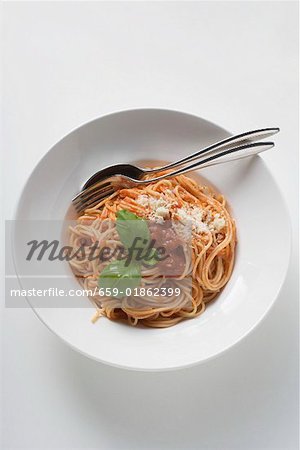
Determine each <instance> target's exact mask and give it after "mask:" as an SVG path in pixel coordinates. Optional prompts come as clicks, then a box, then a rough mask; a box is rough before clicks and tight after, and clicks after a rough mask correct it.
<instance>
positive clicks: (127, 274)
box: [99, 259, 141, 298]
mask: <svg viewBox="0 0 300 450" xmlns="http://www.w3.org/2000/svg"><path fill="white" fill-rule="evenodd" d="M125 264H126V260H124V259H121V260H117V261H113V262H111V263H110V264H108V265H107V266H106V267H105V268H104V269H103V270H102V272H101V274H100V276H99V286H100V287H101V288H103V289H107V288H110V289H114V288H116V290H117V292H116V293H113V292H112V297H117V298H121V297H125V295H126V293H125V291H126V288H131V289H134V288H135V287H137V286H139V285H140V282H141V266H140V265H139V264H137V263H135V262H132V263H131V264H129V265H128V266H126V265H125Z"/></svg>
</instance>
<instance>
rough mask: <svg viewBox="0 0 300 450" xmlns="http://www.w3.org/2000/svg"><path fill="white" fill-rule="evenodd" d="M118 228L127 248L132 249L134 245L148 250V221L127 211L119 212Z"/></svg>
mask: <svg viewBox="0 0 300 450" xmlns="http://www.w3.org/2000/svg"><path fill="white" fill-rule="evenodd" d="M116 228H117V232H118V233H119V237H120V239H121V242H122V244H123V245H124V246H125V247H126V248H131V247H132V246H133V244H134V243H136V245H137V246H138V247H143V248H146V247H147V246H148V245H149V243H150V232H149V229H148V225H147V222H146V220H144V219H141V218H140V217H138V216H137V215H136V214H134V213H132V212H130V211H126V209H122V210H121V211H118V213H117V222H116Z"/></svg>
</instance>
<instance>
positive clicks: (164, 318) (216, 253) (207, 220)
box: [70, 175, 236, 328]
mask: <svg viewBox="0 0 300 450" xmlns="http://www.w3.org/2000/svg"><path fill="white" fill-rule="evenodd" d="M154 204H156V206H157V205H160V206H159V207H158V208H157V207H156V209H155V208H154V207H153V205H154ZM161 205H162V206H161ZM166 205H167V206H166ZM121 210H126V211H129V212H131V213H134V214H135V215H136V216H138V217H141V218H144V219H147V220H149V221H151V222H150V223H152V222H153V223H155V221H157V220H158V219H159V223H162V222H165V221H166V220H170V221H172V223H174V229H175V230H176V224H179V225H180V224H182V223H183V222H184V219H185V218H187V220H189V219H191V227H192V228H191V240H190V241H189V242H185V243H184V242H183V241H184V239H183V240H182V243H181V245H180V248H181V249H182V251H181V258H182V259H183V263H182V264H181V265H180V263H178V261H177V260H176V259H175V260H171V263H170V265H171V271H172V270H173V269H174V270H173V271H174V272H176V270H175V269H176V268H177V269H178V267H179V266H180V268H181V273H177V272H176V273H175V275H174V276H173V277H171V278H172V283H173V284H174V286H180V295H178V296H174V295H173V296H172V295H171V296H170V297H168V298H167V297H166V298H159V302H158V301H157V299H154V298H153V297H152V296H151V295H148V296H147V295H146V296H145V297H144V298H143V301H144V303H143V305H142V307H141V304H140V303H139V302H140V299H138V298H136V297H133V296H130V295H129V296H123V297H121V298H116V297H112V296H111V297H107V296H100V295H95V296H93V297H92V298H91V300H92V302H93V304H94V305H95V307H96V313H95V316H94V317H93V319H92V320H93V321H94V322H95V321H96V320H97V319H98V318H99V317H100V316H106V317H107V318H109V319H111V320H124V319H125V320H127V321H128V322H129V323H130V324H131V325H137V324H143V325H146V326H149V327H156V328H158V327H161V328H162V327H169V326H172V325H175V324H176V323H178V322H180V321H181V320H184V319H191V318H194V317H197V316H199V315H200V314H202V313H203V312H204V310H205V308H206V305H207V304H208V303H209V302H211V301H212V300H213V299H214V298H215V297H216V296H217V295H218V294H219V292H220V291H221V290H222V288H223V287H224V286H225V284H226V283H227V282H228V280H229V278H230V276H231V273H232V269H233V265H234V257H235V245H236V227H235V222H234V220H233V218H232V217H231V215H230V213H229V211H228V209H227V207H226V202H225V199H224V197H223V196H222V195H219V194H216V193H215V192H213V191H212V190H211V189H209V188H207V187H205V186H199V185H198V184H197V182H196V181H194V180H192V179H191V178H189V177H186V176H184V175H181V176H179V177H176V178H173V179H169V180H161V181H158V182H156V183H152V184H148V185H142V186H138V187H135V188H132V189H121V190H119V191H117V192H115V193H114V194H113V195H111V196H110V197H108V198H106V199H104V200H103V201H101V202H100V203H99V204H98V205H96V206H95V207H93V208H91V209H87V210H85V212H84V214H83V215H81V216H80V217H78V219H77V221H76V225H75V226H73V227H70V244H71V245H72V247H73V248H75V249H76V248H79V247H80V246H81V245H82V244H83V243H84V244H85V245H86V246H87V247H90V246H91V245H92V243H93V242H95V241H97V242H101V243H105V245H106V246H108V247H109V248H111V249H116V248H117V247H118V246H119V245H120V239H119V237H118V233H117V231H116V227H115V222H116V215H117V213H118V211H121ZM158 213H160V214H162V215H161V216H160V217H159V216H158V215H157V214H158ZM155 214H156V215H155ZM148 223H149V222H148ZM176 232H177V233H178V234H179V231H178V230H177V231H176ZM173 244H174V242H173ZM174 245H175V244H174ZM176 251H177V250H176ZM172 263H173V266H172ZM176 263H177V264H176ZM70 264H71V267H72V270H73V272H74V274H75V276H76V277H77V278H78V281H79V283H80V284H81V286H82V287H83V288H84V289H87V290H94V289H95V288H96V287H97V286H98V284H99V275H100V273H101V271H102V270H103V268H104V267H105V262H103V261H99V260H97V259H94V260H89V258H87V257H85V258H83V259H73V260H71V261H70ZM166 282H167V277H166V276H162V271H161V268H160V266H159V264H158V265H157V266H154V267H147V266H145V267H144V266H143V267H142V285H143V286H146V287H149V286H150V287H151V286H156V287H161V286H163V285H164V283H166ZM100 286H101V282H100Z"/></svg>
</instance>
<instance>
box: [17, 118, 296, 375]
mask: <svg viewBox="0 0 300 450" xmlns="http://www.w3.org/2000/svg"><path fill="white" fill-rule="evenodd" d="M262 125H264V124H262ZM237 131H244V130H237ZM228 135H229V133H228V132H226V131H225V130H224V129H222V128H220V127H219V126H217V125H214V124H212V123H210V122H207V121H206V120H203V119H201V118H199V117H195V116H193V115H190V114H185V113H182V112H177V111H170V110H159V109H138V110H129V111H123V112H118V113H114V114H110V115H107V116H104V117H101V118H99V119H97V120H94V121H92V122H90V123H88V124H85V125H83V126H82V127H80V128H78V129H76V130H74V131H73V132H72V133H70V134H69V135H68V136H67V137H65V138H64V139H62V140H61V141H60V142H59V143H58V144H56V145H55V146H54V147H53V148H52V149H51V150H50V151H49V152H48V153H47V154H46V156H45V157H44V158H43V159H42V160H41V161H40V163H39V164H38V166H37V167H36V168H35V170H34V171H33V173H32V175H31V176H30V179H29V180H28V182H27V184H26V186H25V188H24V191H23V193H22V196H21V199H20V202H19V206H18V210H17V215H16V219H27V220H33V219H61V220H62V219H63V218H64V216H65V214H66V210H67V208H68V207H69V205H70V201H71V198H72V197H73V196H74V194H75V193H77V192H78V190H79V189H80V187H81V186H82V183H83V182H84V181H85V180H86V179H87V178H88V177H89V176H90V175H91V174H93V173H94V172H95V171H97V170H99V169H100V168H102V167H103V166H107V165H110V164H114V163H121V162H134V161H138V160H145V159H146V160H149V159H152V160H167V161H172V160H174V159H177V158H179V157H182V156H184V155H187V154H189V153H190V152H192V151H195V150H197V149H199V148H201V147H203V146H204V145H207V144H208V143H211V142H214V141H216V140H219V139H221V138H224V137H226V136H228ZM271 151H272V150H271ZM201 175H202V176H204V177H205V178H206V180H208V181H207V182H208V183H210V184H212V185H214V186H216V187H217V189H218V190H219V191H220V192H222V193H223V194H224V195H225V196H226V197H227V199H228V201H229V203H230V205H231V207H232V211H233V215H234V217H235V219H236V222H237V230H238V247H237V257H236V263H235V267H234V271H233V275H232V277H231V279H230V281H229V283H228V284H227V286H226V287H225V289H224V290H223V292H222V293H221V295H220V297H219V298H218V299H217V300H216V301H215V302H213V303H212V304H211V305H209V306H208V308H207V310H206V311H205V313H204V314H203V315H201V316H200V317H198V318H196V319H193V320H187V321H184V322H181V323H179V324H178V325H175V326H174V327H171V328H167V329H142V328H134V327H130V326H126V325H123V324H120V323H118V322H112V321H109V320H108V319H105V318H103V319H101V320H99V321H98V322H97V323H96V324H95V325H93V324H91V322H90V318H91V314H92V311H93V309H92V308H71V309H70V308H66V309H63V308H39V309H35V312H36V313H37V315H38V317H39V318H40V319H41V320H42V321H43V322H44V324H45V325H47V327H48V328H49V329H50V330H52V331H53V332H54V333H55V334H57V335H58V336H59V337H60V338H61V339H62V340H63V341H65V342H66V343H68V344H69V345H71V346H72V347H73V348H74V349H76V350H78V351H80V352H81V353H83V354H84V355H86V356H89V357H92V358H95V359H96V360H99V361H102V362H104V363H107V364H112V365H115V366H120V367H126V368H131V369H136V370H166V369H172V368H180V367H186V366H190V365H193V364H196V363H200V362H203V361H206V360H207V359H209V358H212V357H214V356H216V355H218V354H220V353H221V352H223V351H225V350H227V349H229V348H230V347H232V346H233V345H234V344H236V343H237V342H239V341H240V340H241V339H242V338H243V337H245V336H246V335H247V334H248V333H249V332H250V331H251V330H253V328H254V327H255V326H256V325H257V324H258V323H259V322H260V321H261V320H262V318H263V317H264V316H265V315H266V313H267V312H268V310H269V309H270V307H271V306H272V304H273V303H274V301H275V299H276V297H277V295H278V292H279V290H280V287H281V285H282V283H283V280H284V278H285V274H286V271H287V267H288V261H289V253H290V228H289V220H288V215H287V211H286V208H285V205H284V202H283V200H282V197H281V194H280V192H279V189H278V187H277V185H276V182H275V180H274V179H273V178H272V176H271V174H270V172H269V171H268V169H267V168H266V166H265V164H264V162H263V160H262V159H261V158H260V157H254V158H251V159H246V160H240V161H236V162H233V163H228V164H223V165H220V166H216V167H212V168H209V169H205V170H202V171H201ZM66 270H67V269H66ZM62 275H63V274H62ZM65 283H66V288H68V287H73V288H74V287H76V286H77V282H76V280H75V279H74V280H73V279H72V280H71V281H67V280H66V282H65ZM67 285H68V286H67ZM82 301H83V303H84V304H86V302H88V299H82Z"/></svg>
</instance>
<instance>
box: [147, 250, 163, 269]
mask: <svg viewBox="0 0 300 450" xmlns="http://www.w3.org/2000/svg"><path fill="white" fill-rule="evenodd" d="M159 260H160V259H159V254H158V251H157V250H156V248H151V250H150V251H149V252H146V255H145V257H144V259H143V264H145V265H146V266H150V267H152V266H155V264H157V263H158V261H159Z"/></svg>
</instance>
